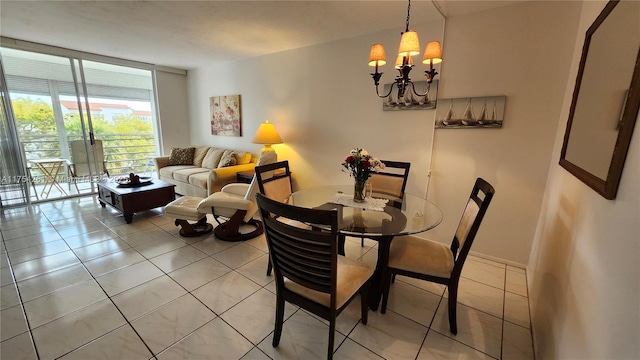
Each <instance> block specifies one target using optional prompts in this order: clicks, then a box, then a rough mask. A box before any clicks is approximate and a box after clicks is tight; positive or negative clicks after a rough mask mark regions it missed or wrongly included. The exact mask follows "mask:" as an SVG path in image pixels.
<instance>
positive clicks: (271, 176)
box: [254, 160, 293, 276]
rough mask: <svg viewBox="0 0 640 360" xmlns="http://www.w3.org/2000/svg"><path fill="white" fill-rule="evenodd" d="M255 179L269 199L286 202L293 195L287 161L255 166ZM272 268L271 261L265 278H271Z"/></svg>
mask: <svg viewBox="0 0 640 360" xmlns="http://www.w3.org/2000/svg"><path fill="white" fill-rule="evenodd" d="M254 170H255V177H256V181H257V182H258V187H259V191H260V193H261V194H263V195H265V196H266V197H268V198H269V199H272V200H276V201H280V202H284V203H286V202H288V201H289V198H290V197H291V194H292V193H293V181H292V179H291V170H290V168H289V161H287V160H284V161H278V162H275V163H271V164H267V165H262V166H256V167H255V168H254ZM272 268H273V266H272V264H271V260H269V264H268V265H267V276H271V270H272Z"/></svg>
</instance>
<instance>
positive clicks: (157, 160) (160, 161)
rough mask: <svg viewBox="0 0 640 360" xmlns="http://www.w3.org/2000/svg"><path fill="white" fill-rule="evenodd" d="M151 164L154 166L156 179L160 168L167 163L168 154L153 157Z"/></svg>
mask: <svg viewBox="0 0 640 360" xmlns="http://www.w3.org/2000/svg"><path fill="white" fill-rule="evenodd" d="M153 165H154V166H155V167H156V173H157V175H158V179H160V169H161V168H163V167H165V166H168V165H169V157H168V156H158V157H154V158H153Z"/></svg>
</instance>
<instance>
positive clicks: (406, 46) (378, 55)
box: [369, 0, 442, 99]
mask: <svg viewBox="0 0 640 360" xmlns="http://www.w3.org/2000/svg"><path fill="white" fill-rule="evenodd" d="M408 1H409V4H408V6H407V22H406V28H405V31H404V32H403V33H401V35H402V37H401V39H400V47H399V48H398V57H397V58H396V63H395V68H396V70H398V73H399V74H398V75H397V76H396V79H395V81H394V82H393V83H392V84H391V87H390V88H389V92H388V93H386V94H383V95H381V94H380V91H379V89H378V85H380V78H381V77H382V74H383V73H381V72H378V66H381V65H384V64H386V63H387V59H386V54H385V51H384V46H382V44H379V43H378V44H373V45H371V50H370V52H369V66H375V68H376V71H375V73H373V74H371V77H372V78H373V83H374V85H375V86H376V95H378V97H381V98H386V97H388V96H389V95H391V92H392V91H393V86H394V85H396V86H397V88H398V99H400V98H402V97H403V96H404V93H405V91H407V90H408V89H409V87H411V91H413V93H414V94H415V95H416V96H420V97H423V96H427V95H429V90H430V89H431V83H432V82H433V79H434V78H435V76H436V75H438V72H437V71H436V70H435V69H434V68H433V65H435V64H439V63H441V62H442V47H441V46H440V42H439V41H431V42H429V43H428V44H427V47H426V48H425V50H424V56H423V57H422V63H423V64H429V70H425V71H424V74H425V76H426V77H427V82H426V92H425V93H418V91H417V90H416V87H415V85H414V83H413V81H411V78H410V77H409V73H410V72H411V70H412V69H413V58H412V57H413V56H415V55H418V54H420V41H419V40H418V33H417V32H415V31H413V30H409V17H410V14H411V0H408Z"/></svg>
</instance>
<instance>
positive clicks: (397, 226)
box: [289, 185, 442, 311]
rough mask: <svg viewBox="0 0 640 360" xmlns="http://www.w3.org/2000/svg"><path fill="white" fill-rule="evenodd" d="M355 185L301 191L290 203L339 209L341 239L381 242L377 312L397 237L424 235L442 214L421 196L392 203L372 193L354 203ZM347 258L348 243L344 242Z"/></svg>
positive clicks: (374, 294)
mask: <svg viewBox="0 0 640 360" xmlns="http://www.w3.org/2000/svg"><path fill="white" fill-rule="evenodd" d="M352 198H353V185H328V186H320V187H314V188H309V189H304V190H299V191H296V192H294V193H293V194H292V195H291V198H290V200H289V203H290V204H292V205H296V206H301V207H308V208H317V209H336V210H337V211H338V222H339V223H338V227H339V228H340V229H339V231H340V235H341V236H356V237H366V238H369V239H372V240H375V241H378V261H377V263H376V269H375V272H374V274H373V278H372V279H371V291H370V292H369V307H370V308H371V309H372V310H374V311H375V310H377V309H378V305H379V303H380V298H381V296H382V286H383V283H382V282H383V280H384V278H385V277H384V275H385V273H386V271H387V265H388V262H389V249H390V246H391V241H392V240H393V238H394V237H395V236H400V235H411V234H417V233H420V232H424V231H427V230H430V229H433V228H434V227H436V226H438V225H439V224H440V222H441V221H442V211H441V210H440V209H439V208H438V207H437V206H436V205H435V204H433V203H431V202H430V201H428V200H425V199H423V198H422V197H420V196H416V195H411V194H405V195H404V198H402V199H395V200H394V199H388V201H387V202H386V203H385V201H384V200H383V199H385V196H384V195H383V194H377V193H375V192H374V193H372V194H371V197H368V198H367V199H366V201H365V202H364V203H354V202H353V200H352ZM340 251H341V254H344V241H341V248H340Z"/></svg>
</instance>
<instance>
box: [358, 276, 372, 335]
mask: <svg viewBox="0 0 640 360" xmlns="http://www.w3.org/2000/svg"><path fill="white" fill-rule="evenodd" d="M370 286H371V284H370V283H368V282H367V283H366V284H364V286H362V290H360V312H361V314H360V322H362V324H363V325H367V321H368V320H369V287H370Z"/></svg>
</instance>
